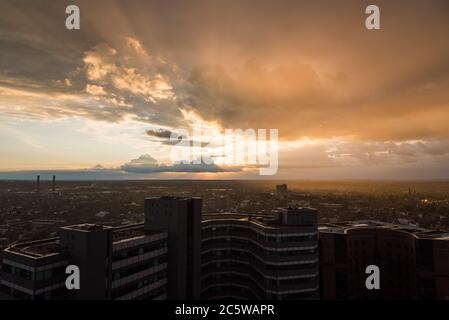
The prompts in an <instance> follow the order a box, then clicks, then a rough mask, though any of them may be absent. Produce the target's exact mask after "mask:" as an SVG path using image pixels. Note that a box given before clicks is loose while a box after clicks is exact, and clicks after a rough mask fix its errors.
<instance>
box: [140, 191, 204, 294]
mask: <svg viewBox="0 0 449 320" xmlns="http://www.w3.org/2000/svg"><path fill="white" fill-rule="evenodd" d="M201 209H202V200H201V199H200V198H176V197H160V198H147V199H145V229H146V230H160V229H163V230H166V231H167V233H168V297H169V299H173V300H177V299H199V298H200V272H201Z"/></svg>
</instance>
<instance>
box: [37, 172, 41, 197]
mask: <svg viewBox="0 0 449 320" xmlns="http://www.w3.org/2000/svg"><path fill="white" fill-rule="evenodd" d="M40 188H41V176H37V178H36V193H37V194H39V192H40Z"/></svg>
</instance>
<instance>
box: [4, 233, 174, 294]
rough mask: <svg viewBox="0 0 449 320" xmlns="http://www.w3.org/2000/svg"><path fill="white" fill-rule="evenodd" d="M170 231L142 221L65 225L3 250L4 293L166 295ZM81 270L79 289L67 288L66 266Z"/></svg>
mask: <svg viewBox="0 0 449 320" xmlns="http://www.w3.org/2000/svg"><path fill="white" fill-rule="evenodd" d="M167 236H168V235H167V233H166V232H163V231H153V232H149V231H146V230H144V228H143V224H136V225H129V226H125V227H118V228H112V227H105V226H99V225H92V224H82V225H75V226H68V227H64V228H61V230H60V232H59V237H57V238H51V239H44V240H38V241H32V242H25V243H19V244H14V245H11V246H10V247H8V248H7V249H5V250H4V254H3V258H2V261H1V264H2V277H1V282H0V291H1V292H2V295H3V297H9V298H12V299H28V300H40V299H42V300H44V299H45V300H49V299H83V300H89V299H95V300H104V299H165V298H166V296H167V288H166V284H167ZM69 265H76V266H78V267H79V269H80V289H79V290H68V289H67V288H66V284H65V281H66V278H67V277H68V274H66V268H67V266H69Z"/></svg>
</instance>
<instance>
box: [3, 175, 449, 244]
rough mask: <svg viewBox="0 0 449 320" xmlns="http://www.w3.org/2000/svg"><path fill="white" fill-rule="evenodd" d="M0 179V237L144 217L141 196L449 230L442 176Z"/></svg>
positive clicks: (448, 192) (207, 208)
mask: <svg viewBox="0 0 449 320" xmlns="http://www.w3.org/2000/svg"><path fill="white" fill-rule="evenodd" d="M280 183H282V182H276V181H170V180H168V181H152V180H147V181H85V182H69V181H58V180H57V177H56V182H55V188H54V190H53V186H52V181H51V180H46V181H44V180H42V181H41V182H40V186H39V191H38V189H37V182H36V181H0V238H1V242H0V243H1V246H2V247H5V246H7V245H8V244H10V243H12V242H15V241H19V240H20V241H22V240H30V239H36V238H42V237H47V236H50V235H54V234H55V233H56V231H57V230H58V228H59V227H61V226H64V225H72V224H78V223H99V224H105V225H115V226H117V225H124V224H128V223H133V222H140V221H142V220H143V199H144V198H145V197H157V196H167V195H169V196H179V197H201V198H202V199H203V212H206V213H214V212H217V213H220V212H232V213H240V214H249V215H251V214H252V215H255V214H257V215H264V214H266V215H270V214H272V213H273V212H276V211H277V210H278V209H279V208H282V207H289V206H291V207H313V208H316V209H318V210H319V212H320V220H319V221H320V222H321V223H325V222H341V221H351V220H360V219H371V220H379V221H384V222H391V223H399V224H403V225H405V226H417V227H423V228H429V229H435V230H442V231H449V183H448V182H444V181H442V182H316V181H315V182H311V181H288V182H287V184H288V187H287V188H288V189H287V191H284V192H283V191H278V192H276V185H278V184H280Z"/></svg>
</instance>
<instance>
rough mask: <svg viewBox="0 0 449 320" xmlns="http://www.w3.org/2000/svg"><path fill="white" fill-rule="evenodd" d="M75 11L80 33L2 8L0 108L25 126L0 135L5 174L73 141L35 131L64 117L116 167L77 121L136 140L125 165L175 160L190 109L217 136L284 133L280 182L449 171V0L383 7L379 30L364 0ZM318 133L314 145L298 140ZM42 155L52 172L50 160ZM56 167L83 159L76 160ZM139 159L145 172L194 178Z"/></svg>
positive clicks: (31, 12) (97, 5)
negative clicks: (344, 172)
mask: <svg viewBox="0 0 449 320" xmlns="http://www.w3.org/2000/svg"><path fill="white" fill-rule="evenodd" d="M76 2H77V4H78V5H79V6H80V9H81V14H82V24H81V30H79V31H75V32H73V31H68V30H66V29H65V28H64V24H63V23H62V22H61V21H63V20H64V18H65V6H66V4H65V3H63V2H58V1H51V0H41V1H38V2H37V1H36V2H32V1H26V2H23V1H16V0H3V1H1V4H0V47H1V50H0V112H1V117H2V120H3V119H5V120H7V121H9V122H15V123H16V124H15V125H16V128H17V130H12V128H11V126H9V127H8V128H6V126H5V128H3V129H2V128H1V127H0V129H2V130H0V131H1V132H9V133H10V134H11V135H12V136H11V137H7V138H6V139H2V143H1V144H0V147H1V150H2V151H1V152H2V158H4V159H6V158H7V159H9V160H8V163H9V166H8V168H10V166H12V164H13V163H18V161H14V159H16V160H17V159H19V158H20V157H21V156H22V155H23V154H26V151H27V150H26V148H28V147H29V146H30V143H25V144H19V145H16V144H15V143H16V142H17V140H21V141H31V140H32V139H30V137H31V138H33V139H34V140H36V139H37V138H36V137H42V136H45V137H46V138H45V139H47V140H46V141H44V144H46V143H48V145H52V146H53V144H52V143H55V144H56V145H55V148H58V147H59V148H61V147H62V146H64V145H65V143H66V142H65V141H58V142H55V141H53V140H52V139H51V138H48V137H49V136H50V137H53V136H54V135H50V134H48V133H47V130H51V128H52V127H51V126H47V127H46V128H45V129H42V128H41V129H40V130H39V131H37V132H36V131H32V130H31V129H30V126H28V125H27V124H29V123H31V122H33V123H52V122H58V121H60V122H63V121H67V123H68V124H69V125H67V126H66V129H65V131H64V134H62V133H61V134H60V136H64V135H65V136H70V135H74V134H73V128H76V129H75V130H77V132H78V131H79V132H85V133H86V132H87V133H89V134H91V135H92V137H91V139H86V140H76V139H75V138H74V136H73V137H72V140H70V143H71V144H74V145H75V144H79V145H84V144H87V145H89V146H90V149H91V150H92V152H93V153H97V155H98V157H100V156H101V157H104V158H105V159H107V158H108V156H109V155H110V153H111V152H117V153H118V152H119V151H111V150H110V149H108V148H106V147H102V146H99V145H98V144H94V143H93V142H92V141H98V140H103V141H105V140H106V139H104V135H101V136H100V137H99V136H98V131H95V130H89V131H88V130H86V129H85V128H84V129H83V128H79V127H80V126H84V127H87V126H89V128H92V127H95V126H98V127H102V126H103V125H104V124H107V125H110V126H111V128H112V127H113V128H114V130H112V129H111V130H110V131H108V135H109V137H108V139H107V142H108V143H110V144H114V143H117V142H114V140H115V141H120V143H122V145H125V144H126V142H124V138H123V137H124V136H132V137H134V138H133V140H132V141H129V142H128V144H129V145H127V147H128V149H127V151H128V152H129V153H128V154H126V155H118V154H117V153H116V154H115V160H114V165H115V166H118V167H119V166H120V165H121V164H122V163H124V162H125V161H126V159H129V158H132V157H134V156H135V155H136V154H143V153H146V152H148V153H150V154H152V155H154V156H155V157H157V158H158V159H161V157H160V155H161V154H163V153H165V154H168V153H169V152H170V148H171V147H172V146H173V145H175V144H177V141H171V140H170V136H169V135H171V133H172V132H181V130H182V129H188V130H192V127H191V126H192V125H193V126H194V125H195V124H192V119H193V118H192V117H189V116H188V114H189V113H190V114H194V115H196V118H198V119H202V120H204V121H208V122H210V123H214V126H216V127H217V128H219V129H221V130H223V129H225V128H230V129H237V128H240V129H243V130H245V129H248V128H253V129H256V130H257V129H270V128H273V129H278V130H279V140H280V142H281V144H283V147H282V148H281V149H280V151H281V154H280V160H281V170H280V174H282V173H283V172H286V171H285V170H290V171H289V172H290V173H291V174H292V175H293V176H295V177H301V176H304V175H303V174H304V171H303V170H309V171H310V172H313V174H317V175H327V174H328V171H326V172H324V171H323V172H321V171H320V172H318V173H317V170H315V169H314V168H327V169H326V170H340V168H355V167H357V170H359V172H360V175H361V176H362V175H363V172H365V173H367V175H374V176H375V175H377V174H378V173H377V172H374V171H369V170H372V169H371V168H372V167H375V166H377V167H379V168H381V167H382V168H384V170H386V171H385V172H387V171H388V172H390V171H391V170H390V169H392V168H395V170H397V166H399V165H400V164H401V163H402V164H403V165H404V166H410V169H408V170H406V171H404V172H403V173H401V176H403V175H405V172H413V166H415V167H414V168H417V169H416V170H421V171H420V172H422V173H423V175H425V173H428V172H432V175H431V176H438V173H437V171H438V170H439V172H440V173H441V174H440V176H446V177H447V172H448V171H447V170H446V169H447V166H445V165H444V164H443V163H444V161H445V160H446V159H447V157H448V150H449V126H448V123H449V111H448V110H449V42H448V41H447V35H448V34H449V4H448V2H447V1H446V0H433V1H419V0H410V1H400V0H397V1H390V0H378V1H376V5H378V6H379V7H380V8H381V30H379V31H368V30H366V28H365V27H364V21H365V18H366V15H365V8H366V6H367V5H368V4H371V3H369V2H366V1H346V2H345V3H340V2H337V1H333V0H317V1H284V0H280V1H276V2H273V1H271V0H260V1H257V4H255V3H254V1H249V0H242V1H235V2H229V1H205V0H192V1H188V2H182V1H176V2H167V1H151V2H149V1H144V0H135V1H130V2H126V4H125V3H124V2H123V1H120V0H98V1H89V0H78V1H76ZM30 17H32V18H30ZM193 120H194V119H193ZM92 123H94V125H92ZM100 123H101V124H102V125H100ZM120 125H122V126H123V128H120ZM125 126H127V127H126V128H125ZM157 128H163V129H162V130H158V129H157ZM19 129H20V130H19ZM54 130H56V129H54ZM18 131H20V132H18ZM60 131H61V129H60V128H58V132H60ZM131 131H132V133H130V132H131ZM13 132H14V133H13ZM42 132H44V133H42ZM123 132H125V134H124V133H123ZM22 136H25V137H24V139H22V138H21V137H22ZM58 136H59V134H58ZM15 137H16V138H15ZM17 137H18V138H17ZM135 137H138V138H135ZM19 138H20V139H19ZM180 138H182V139H184V140H187V141H189V143H188V144H187V146H193V145H194V144H197V141H195V138H193V137H190V136H188V137H184V136H180ZM306 140H311V141H316V142H317V143H316V144H313V145H308V146H307V147H304V146H302V147H297V146H298V145H300V144H301V143H302V142H303V141H306ZM50 142H51V143H50ZM201 143H202V146H203V147H205V146H208V142H204V141H202V142H201ZM39 144H42V143H41V141H39ZM35 145H37V144H35ZM292 146H294V147H292ZM32 147H34V145H33V146H32ZM209 147H210V145H209ZM80 148H81V147H80ZM34 149H36V148H34ZM34 149H33V150H34ZM136 149H137V150H138V151H137V152H138V153H136ZM106 150H107V151H106ZM41 152H42V155H41V159H42V163H44V162H45V160H44V159H45V157H47V161H48V162H51V161H52V159H53V158H54V154H50V153H48V152H47V153H45V152H44V151H41ZM61 158H62V156H61ZM166 158H167V157H165V159H164V161H165V160H166ZM96 159H97V158H96ZM137 160H139V159H136V161H137ZM58 161H60V162H58V163H61V164H63V165H66V166H74V165H75V164H74V163H72V160H71V159H70V157H69V156H67V158H66V159H61V160H58ZM139 161H144V162H145V163H144V164H141V167H142V168H141V170H147V171H151V170H154V171H157V170H159V172H161V170H163V169H164V170H171V171H172V172H177V171H176V170H187V169H184V168H182V167H179V166H178V167H176V165H171V166H168V167H167V168H161V165H157V164H155V165H154V164H153V165H154V166H153V167H151V166H150V163H149V162H151V161H150V159H141V160H139ZM1 163H6V162H5V161H4V162H1ZM1 163H0V165H1ZM76 165H85V166H86V167H88V166H89V165H92V163H90V161H89V159H87V157H86V161H85V162H80V161H78V162H77V163H76ZM139 166H140V164H139V163H138V162H133V161H131V162H129V163H127V164H125V165H124V166H123V167H124V168H127V169H129V170H140V167H139ZM45 167H46V166H45ZM190 168H192V166H191V167H190ZM282 168H285V170H283V169H282ZM18 169H20V167H18ZM201 169H205V170H209V172H213V170H217V171H218V170H219V169H217V168H215V167H210V168H207V167H206V168H201V166H200V167H199V168H198V170H199V171H200V170H201ZM191 170H193V169H191ZM195 170H196V169H195ZM295 170H296V171H295ZM298 170H300V171H298ZM379 170H380V169H379ZM435 170H436V171H435ZM329 172H330V171H329ZM368 172H369V174H368ZM398 172H399V171H398ZM349 173H350V174H351V172H349ZM285 175H286V176H289V174H288V173H285ZM389 175H390V174H389Z"/></svg>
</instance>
